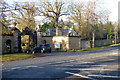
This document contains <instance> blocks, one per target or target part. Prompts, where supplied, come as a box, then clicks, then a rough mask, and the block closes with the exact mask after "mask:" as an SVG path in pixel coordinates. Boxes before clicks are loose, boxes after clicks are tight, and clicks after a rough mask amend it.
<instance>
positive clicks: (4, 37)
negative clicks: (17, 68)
mask: <svg viewBox="0 0 120 80" xmlns="http://www.w3.org/2000/svg"><path fill="white" fill-rule="evenodd" d="M7 40H11V52H14V43H15V42H14V36H2V53H7V51H6V49H7V47H6V41H7Z"/></svg>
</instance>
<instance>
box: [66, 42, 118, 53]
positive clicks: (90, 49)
mask: <svg viewBox="0 0 120 80" xmlns="http://www.w3.org/2000/svg"><path fill="white" fill-rule="evenodd" d="M117 45H120V43H117V44H112V45H105V46H102V47H95V48H88V49H79V50H68V52H76V51H92V50H99V49H104V48H109V47H113V46H117Z"/></svg>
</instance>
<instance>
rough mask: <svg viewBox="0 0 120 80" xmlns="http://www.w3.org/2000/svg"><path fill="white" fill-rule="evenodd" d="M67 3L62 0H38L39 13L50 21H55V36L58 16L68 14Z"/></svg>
mask: <svg viewBox="0 0 120 80" xmlns="http://www.w3.org/2000/svg"><path fill="white" fill-rule="evenodd" d="M66 5H67V7H66ZM67 8H68V4H66V3H65V2H64V1H63V0H53V1H51V2H50V1H48V0H45V1H40V8H39V12H40V15H42V16H45V17H46V18H48V19H49V20H50V21H51V22H54V23H55V28H56V36H58V35H59V34H58V22H59V18H60V16H63V15H68V9H67Z"/></svg>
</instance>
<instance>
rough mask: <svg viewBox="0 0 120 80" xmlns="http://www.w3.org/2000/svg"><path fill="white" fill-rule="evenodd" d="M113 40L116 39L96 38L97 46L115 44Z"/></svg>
mask: <svg viewBox="0 0 120 80" xmlns="http://www.w3.org/2000/svg"><path fill="white" fill-rule="evenodd" d="M112 41H114V40H113V39H108V40H95V47H99V46H104V45H109V44H113V42H112ZM116 42H117V43H118V42H120V40H117V41H116Z"/></svg>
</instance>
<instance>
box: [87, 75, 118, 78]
mask: <svg viewBox="0 0 120 80" xmlns="http://www.w3.org/2000/svg"><path fill="white" fill-rule="evenodd" d="M88 76H93V77H107V78H119V76H109V75H88Z"/></svg>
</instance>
